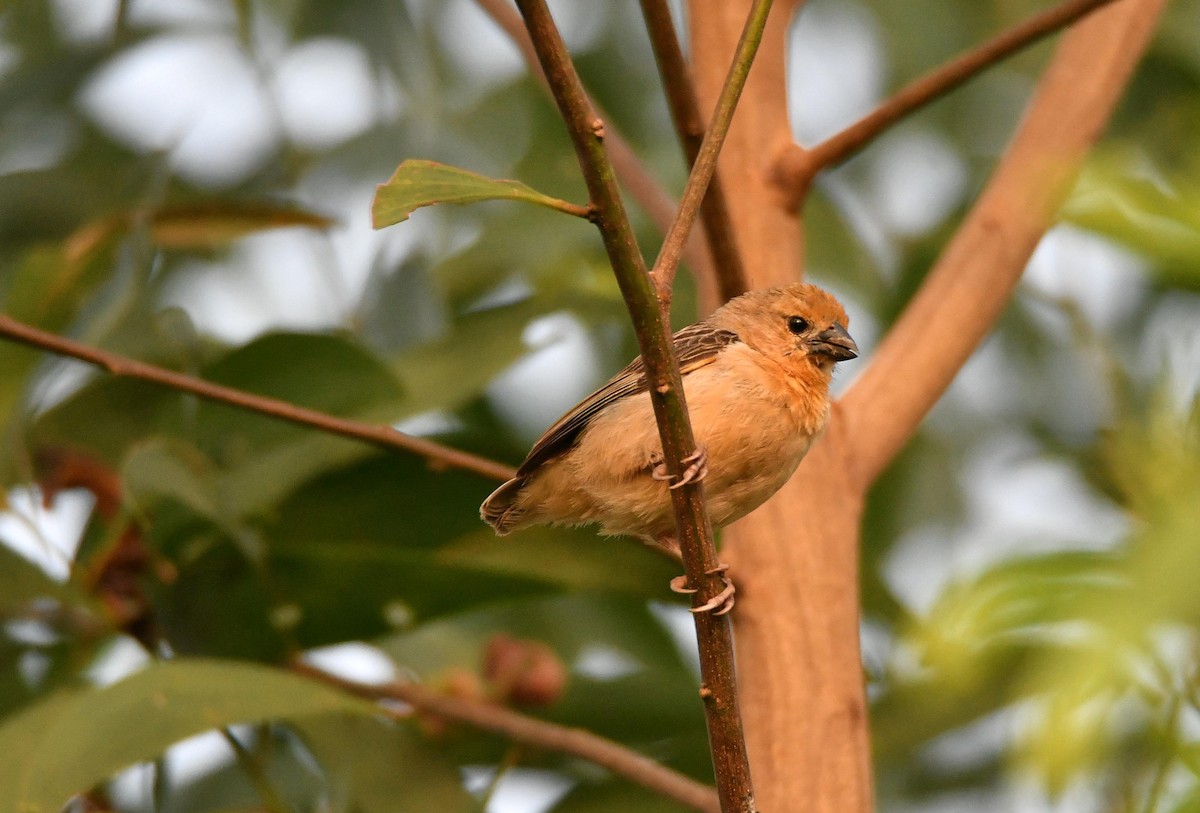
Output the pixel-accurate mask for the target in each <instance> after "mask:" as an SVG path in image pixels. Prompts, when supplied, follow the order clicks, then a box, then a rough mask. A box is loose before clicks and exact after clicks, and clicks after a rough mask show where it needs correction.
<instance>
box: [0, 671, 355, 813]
mask: <svg viewBox="0 0 1200 813" xmlns="http://www.w3.org/2000/svg"><path fill="white" fill-rule="evenodd" d="M332 711H342V712H349V713H362V714H370V713H372V711H373V706H372V705H371V704H370V703H367V702H365V701H362V700H357V699H354V698H352V697H350V696H349V695H347V694H345V693H344V692H340V691H338V690H336V689H333V688H330V687H328V686H324V685H321V684H319V683H316V682H314V681H311V680H306V679H304V678H302V677H299V676H297V675H292V674H288V673H287V672H282V671H279V670H276V669H267V668H264V667H260V666H251V665H248V664H240V663H232V662H220V661H205V660H177V661H172V662H168V663H161V664H155V665H152V666H149V667H147V668H145V669H143V670H142V671H140V672H138V673H136V674H134V675H133V676H131V677H128V678H126V679H125V680H122V681H120V682H119V683H115V684H113V685H111V686H106V687H93V688H83V689H73V690H66V691H62V692H58V693H56V694H55V695H53V696H52V697H50V698H48V699H47V700H45V701H43V702H41V703H39V704H37V705H36V706H33V707H32V708H29V709H28V710H26V711H23V712H21V713H19V714H17V715H14V716H12V717H10V718H8V719H7V720H6V721H5V722H4V724H3V725H2V726H0V752H2V753H3V754H4V755H5V756H4V759H2V760H0V809H4V810H12V811H16V813H58V811H59V810H61V809H62V806H63V804H64V803H65V802H66V800H67V799H68V798H69V797H70V796H72V795H74V794H76V793H81V792H83V791H86V790H88V789H89V788H92V787H94V786H95V785H96V784H97V783H99V782H102V781H103V780H105V779H106V778H108V777H110V776H112V775H113V774H114V773H116V772H117V771H119V770H121V769H122V768H125V767H127V766H129V765H132V764H134V763H136V762H139V761H142V760H147V759H153V758H154V757H156V756H158V755H159V754H161V753H162V752H163V751H164V750H165V749H166V748H168V747H169V746H170V745H172V744H173V743H176V742H178V741H180V740H182V739H185V738H187V737H190V736H193V735H195V734H199V733H201V732H204V731H209V730H211V729H213V728H217V727H219V726H226V725H232V724H234V723H244V722H253V721H258V720H270V719H280V718H296V717H303V716H305V715H312V714H321V713H327V712H332Z"/></svg>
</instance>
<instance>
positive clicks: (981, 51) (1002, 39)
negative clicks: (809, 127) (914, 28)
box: [773, 0, 1114, 209]
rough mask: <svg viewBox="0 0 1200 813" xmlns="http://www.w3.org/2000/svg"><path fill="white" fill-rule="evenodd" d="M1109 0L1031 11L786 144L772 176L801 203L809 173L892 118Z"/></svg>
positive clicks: (837, 159) (854, 148) (1072, 0)
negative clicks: (852, 114) (867, 106)
mask: <svg viewBox="0 0 1200 813" xmlns="http://www.w3.org/2000/svg"><path fill="white" fill-rule="evenodd" d="M1111 2H1114V0H1066V2H1064V3H1061V4H1059V5H1057V6H1055V7H1053V8H1050V9H1047V10H1046V11H1043V12H1040V13H1038V14H1035V15H1033V16H1032V17H1030V18H1028V19H1026V20H1024V21H1022V22H1020V23H1017V24H1016V25H1014V26H1013V27H1012V28H1009V29H1008V30H1006V31H1004V32H1002V33H1000V34H999V35H997V36H996V37H994V38H992V39H991V40H988V41H987V42H985V43H983V44H982V45H980V46H978V47H976V48H973V49H972V50H970V51H967V52H966V53H964V54H960V55H959V56H957V57H955V58H954V59H952V60H950V61H949V62H947V63H945V64H944V65H942V66H941V67H939V68H936V69H935V70H933V71H931V72H929V73H927V74H925V75H924V76H922V77H921V78H919V79H917V80H915V81H913V82H910V83H909V84H907V85H905V86H904V87H903V88H901V89H900V90H898V91H896V92H895V93H894V94H892V95H891V96H890V97H889V98H888V99H887V100H885V101H884V102H883V103H882V104H881V105H879V106H878V107H876V108H875V109H874V110H872V111H871V112H870V113H868V114H867V115H865V116H863V117H862V118H861V119H859V120H858V121H856V122H855V123H854V124H851V125H850V126H849V127H847V128H846V129H844V130H842V131H841V132H840V133H837V134H836V135H833V136H830V137H829V138H827V139H826V140H825V141H822V142H821V143H820V144H818V145H817V146H815V147H813V148H811V149H805V148H804V147H801V146H800V145H798V144H789V145H788V146H787V147H786V148H784V149H783V150H782V151H781V153H780V155H779V156H778V158H777V159H776V163H775V167H774V171H773V179H774V182H775V184H777V185H778V186H779V187H780V188H781V189H782V190H783V192H784V195H785V196H786V198H787V201H788V205H789V206H790V207H791V208H793V209H797V208H799V207H800V206H801V205H802V204H803V203H804V198H805V196H806V195H807V193H808V188H809V185H810V184H811V183H812V179H813V177H814V176H815V175H816V174H817V173H818V172H820V171H821V170H822V169H825V168H826V167H829V166H832V165H834V164H839V163H841V162H842V161H845V160H846V159H847V158H849V157H850V156H851V155H854V154H855V153H857V152H858V151H860V150H862V149H863V148H864V147H866V146H867V145H868V144H870V143H871V142H872V141H874V140H875V139H876V138H878V137H879V136H880V135H882V134H883V133H884V132H886V131H887V129H888V128H890V127H891V126H892V125H893V124H895V123H896V122H897V121H899V120H900V119H902V118H904V117H905V116H909V115H911V114H912V113H914V112H916V111H917V110H919V109H920V108H922V107H924V106H925V105H927V104H930V103H931V102H934V101H936V100H937V99H940V98H941V97H942V96H945V95H946V94H947V93H949V92H950V91H952V90H954V89H955V88H957V87H959V86H960V85H963V84H965V83H966V82H968V81H970V80H971V79H974V78H975V77H976V76H978V75H979V74H981V73H983V72H984V71H985V70H987V69H988V68H991V67H992V66H993V65H995V64H996V63H997V62H1000V61H1001V60H1004V59H1007V58H1008V57H1010V56H1012V55H1013V54H1015V53H1017V52H1018V51H1020V50H1022V49H1024V48H1027V47H1029V46H1030V45H1033V44H1034V43H1036V42H1038V41H1040V40H1042V39H1044V38H1045V37H1047V36H1049V35H1051V34H1053V33H1055V32H1056V31H1059V30H1061V29H1063V28H1066V27H1067V26H1069V25H1071V24H1072V23H1074V22H1075V21H1076V20H1078V19H1080V18H1081V17H1084V16H1085V15H1087V14H1090V13H1091V12H1093V11H1095V10H1096V9H1098V8H1100V7H1101V6H1104V5H1106V4H1108V3H1111Z"/></svg>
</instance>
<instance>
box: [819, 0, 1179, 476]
mask: <svg viewBox="0 0 1200 813" xmlns="http://www.w3.org/2000/svg"><path fill="white" fill-rule="evenodd" d="M1165 4H1166V0H1124V2H1121V3H1117V4H1115V5H1114V6H1113V7H1112V8H1111V9H1108V10H1106V11H1104V12H1103V13H1100V14H1097V15H1095V16H1094V17H1092V18H1090V19H1088V20H1086V21H1084V22H1083V23H1081V24H1080V25H1078V26H1076V27H1074V28H1073V29H1072V30H1071V31H1070V32H1069V33H1068V34H1067V35H1066V36H1065V37H1064V38H1063V41H1062V43H1061V44H1060V45H1059V48H1058V50H1057V52H1056V53H1055V56H1054V59H1053V61H1052V62H1051V64H1050V67H1049V68H1047V70H1046V73H1045V74H1044V76H1043V77H1042V80H1041V81H1040V82H1039V84H1038V89H1037V91H1036V93H1035V95H1034V98H1033V100H1032V101H1031V102H1030V105H1029V108H1028V109H1027V111H1026V115H1025V118H1024V120H1023V122H1022V124H1021V127H1020V129H1019V130H1018V131H1017V134H1016V136H1015V137H1014V139H1013V142H1012V144H1011V145H1010V146H1009V148H1008V150H1007V152H1006V153H1005V155H1004V157H1003V159H1002V160H1001V161H1000V164H999V166H998V167H997V169H996V172H995V173H994V175H993V176H992V179H991V180H990V181H989V182H988V186H987V188H986V189H985V190H984V192H983V195H982V196H981V197H980V199H979V202H978V203H976V204H975V207H974V208H973V209H972V210H971V213H970V214H969V215H968V216H967V219H966V221H965V222H964V223H963V225H962V226H961V227H960V228H959V230H958V232H957V233H956V234H955V236H954V239H953V240H952V241H951V242H950V244H949V245H948V246H947V247H946V250H945V251H944V252H943V254H942V256H941V258H940V259H939V260H938V262H937V264H936V265H935V266H934V267H933V269H932V270H931V271H930V272H929V275H928V277H927V278H926V280H925V282H924V283H923V284H922V286H921V289H920V290H919V291H918V292H917V295H916V296H915V297H914V298H913V301H912V303H911V304H909V306H908V307H907V308H906V309H905V311H904V313H903V315H902V316H901V317H900V319H899V321H897V323H896V324H895V326H894V327H893V328H892V329H891V331H890V332H889V333H888V335H887V336H886V337H884V340H883V342H882V343H881V344H880V345H879V349H878V350H876V352H875V355H874V357H873V358H872V360H871V364H870V366H868V367H867V369H866V370H865V371H864V372H863V374H862V376H861V377H860V378H859V379H858V380H857V381H856V382H855V383H854V384H853V385H852V386H851V388H850V390H849V391H848V392H847V393H846V395H845V396H844V397H843V398H842V400H841V402H840V407H841V409H840V410H839V411H840V412H841V415H842V418H843V420H844V421H845V428H844V433H845V436H846V437H847V438H848V439H849V443H850V444H851V448H850V455H851V458H852V459H851V469H852V471H853V472H854V476H855V479H856V481H857V482H856V485H857V487H858V488H860V489H863V490H865V489H866V488H867V487H869V485H870V483H871V482H873V481H874V479H875V478H876V477H877V476H878V475H879V473H880V472H881V471H882V470H883V469H884V467H885V466H887V464H888V463H889V462H890V461H891V460H892V458H893V457H894V456H895V455H896V453H897V452H898V451H899V449H900V448H901V446H903V445H904V443H905V442H906V441H907V440H908V439H909V437H911V435H912V433H913V431H914V430H915V429H916V426H917V424H918V423H920V421H921V420H922V419H923V418H924V416H925V414H926V413H927V412H928V411H929V409H930V408H931V407H932V406H933V404H934V402H936V401H937V399H938V398H939V397H940V396H941V394H942V392H943V391H944V390H945V389H946V387H947V386H949V384H950V381H951V380H952V379H953V378H954V376H955V375H956V374H957V372H958V371H959V369H961V368H962V366H963V364H964V363H965V362H966V360H967V358H968V357H969V356H970V355H971V353H972V352H974V350H975V348H976V347H977V346H978V345H979V343H980V342H981V341H983V338H984V336H985V335H986V334H987V332H988V331H989V330H990V329H991V327H992V325H993V323H994V322H995V320H996V318H997V317H998V316H999V314H1000V311H1001V309H1002V308H1003V307H1004V304H1005V302H1006V301H1007V300H1008V296H1009V294H1010V293H1011V291H1012V289H1013V288H1014V287H1015V286H1016V284H1017V281H1018V280H1019V279H1020V276H1021V272H1022V270H1023V269H1024V267H1025V263H1026V262H1027V261H1028V260H1029V257H1030V255H1031V254H1032V253H1033V249H1034V247H1035V246H1036V245H1037V243H1038V241H1039V240H1040V239H1041V237H1042V235H1043V234H1044V233H1045V231H1046V229H1048V228H1050V226H1052V225H1053V224H1054V221H1055V218H1056V216H1057V212H1058V209H1059V206H1060V205H1061V203H1062V200H1063V198H1064V197H1065V196H1066V195H1067V193H1068V192H1069V191H1070V189H1071V186H1072V185H1073V183H1074V181H1075V178H1076V175H1077V173H1078V171H1079V167H1080V165H1081V164H1082V162H1083V160H1084V158H1085V157H1086V155H1087V152H1088V150H1089V149H1090V148H1091V146H1092V144H1093V143H1094V142H1095V141H1096V140H1097V139H1098V138H1099V137H1100V135H1101V133H1102V132H1103V129H1104V125H1105V123H1106V122H1107V120H1108V118H1109V116H1110V114H1111V113H1112V110H1113V108H1114V107H1115V105H1116V103H1117V100H1118V98H1119V97H1120V94H1121V91H1122V90H1123V89H1124V88H1125V85H1126V83H1127V82H1128V79H1129V75H1130V74H1131V73H1132V72H1133V68H1134V66H1135V65H1136V64H1137V62H1138V59H1139V58H1140V57H1141V54H1142V52H1143V51H1144V50H1145V48H1146V46H1147V44H1148V43H1149V40H1150V35H1151V33H1152V32H1153V29H1154V25H1155V23H1156V21H1157V20H1158V17H1159V15H1160V13H1161V11H1162V9H1163V7H1164V5H1165Z"/></svg>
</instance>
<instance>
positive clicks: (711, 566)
mask: <svg viewBox="0 0 1200 813" xmlns="http://www.w3.org/2000/svg"><path fill="white" fill-rule="evenodd" d="M758 6H761V8H760V10H759V11H760V13H759V14H758V15H751V18H750V21H749V22H748V23H747V27H748V29H749V30H750V31H751V32H752V31H753V27H752V25H751V23H757V22H760V19H759V18H760V17H763V18H765V8H766V7H769V0H767V2H760V3H759V4H758ZM517 7H518V9H520V11H521V14H522V16H523V17H524V18H525V25H526V27H527V28H528V30H529V34H530V39H531V40H532V41H533V44H534V48H535V49H536V50H537V55H538V59H539V61H540V62H541V65H542V68H543V70H544V71H545V73H546V78H547V80H548V82H549V85H550V88H551V91H552V92H553V94H554V99H555V102H556V103H557V104H558V107H559V110H560V111H561V112H562V116H563V121H564V122H565V124H566V126H567V130H568V132H569V134H570V136H571V141H572V143H573V144H574V146H575V152H576V155H577V157H578V159H579V165H580V168H581V170H582V172H583V175H584V180H585V181H586V182H587V186H588V192H589V194H590V196H591V201H592V205H593V206H594V207H595V211H596V218H595V223H596V225H597V227H598V228H599V229H600V234H601V237H602V239H603V241H604V246H605V249H606V250H607V252H608V256H609V261H610V262H611V263H612V266H613V272H614V273H615V274H616V277H617V283H618V284H619V285H620V287H621V293H622V295H623V296H624V298H625V303H626V306H627V307H628V309H629V313H630V318H631V319H632V321H633V327H634V331H635V333H636V334H637V339H638V346H639V349H640V350H641V354H642V360H643V362H644V363H645V365H646V375H647V378H648V380H649V384H650V388H649V389H650V400H651V403H652V404H653V406H654V414H655V418H656V420H657V423H658V430H659V436H660V438H661V440H662V445H663V456H664V458H665V460H666V464H667V469H668V472H669V473H670V474H672V475H674V476H675V477H678V476H680V475H681V474H682V472H683V467H682V466H681V465H680V461H681V459H682V458H683V457H685V456H687V455H689V454H691V453H692V452H693V451H694V450H695V448H696V443H695V439H694V437H693V435H692V428H691V422H690V420H689V418H688V413H687V406H686V404H685V402H684V392H683V385H682V381H681V379H680V374H679V365H678V361H677V359H676V358H675V352H674V348H673V347H672V344H671V338H670V336H669V334H668V331H667V326H666V324H665V322H664V319H663V317H662V314H660V311H659V306H658V298H657V296H656V292H655V289H654V285H653V283H652V282H651V279H650V277H649V275H648V274H647V272H646V267H645V264H644V263H643V261H642V256H641V253H640V252H639V250H638V247H637V243H636V241H635V240H634V237H633V233H632V230H631V228H630V226H629V221H628V218H627V217H626V216H625V210H624V206H623V204H622V202H621V198H620V195H619V193H618V191H617V186H616V181H615V177H614V174H613V169H612V165H611V164H610V163H609V161H608V157H607V154H606V153H605V150H604V144H603V134H604V124H603V122H602V121H601V120H600V119H598V118H596V115H595V112H594V111H593V110H592V108H591V106H590V104H589V103H588V99H587V96H586V95H585V93H584V91H583V88H582V86H581V85H580V82H579V77H578V76H577V75H576V73H575V68H574V66H573V65H572V64H571V60H570V57H569V56H568V54H567V51H566V46H565V45H564V44H563V41H562V37H561V36H560V35H559V33H558V29H557V28H556V27H555V25H554V20H553V18H552V17H551V16H550V12H549V10H548V9H547V8H546V4H545V0H517ZM743 41H744V42H754V41H755V38H754V37H753V35H748V36H745V37H743ZM748 50H749V51H750V55H751V56H752V53H753V48H752V47H749V49H748ZM740 57H741V58H739V59H738V60H737V61H735V65H734V68H733V70H732V71H731V76H734V77H741V78H742V79H744V76H745V73H746V71H748V70H749V58H748V57H747V56H746V55H745V54H744V53H743V54H740ZM722 96H723V98H725V97H726V96H731V98H732V100H733V101H736V98H737V93H736V92H734V93H732V94H727V93H723V94H722ZM730 112H731V111H730ZM718 120H719V117H718ZM717 131H718V128H717V127H714V132H717ZM719 146H720V137H719V136H718V137H714V136H713V135H712V133H710V135H709V137H708V138H706V139H705V149H702V150H701V161H700V162H698V163H697V166H696V171H695V172H693V173H692V175H693V177H692V179H689V182H688V190H689V192H688V193H685V200H684V203H683V204H682V205H681V206H680V213H679V215H678V216H677V218H676V221H675V223H674V224H673V225H672V228H671V230H670V232H669V233H668V237H667V239H666V240H665V241H664V248H663V253H664V254H665V255H666V256H667V260H668V262H669V261H670V255H671V253H672V251H674V252H675V259H676V260H677V259H678V251H677V249H678V248H679V247H681V246H682V238H683V236H684V235H686V232H687V227H688V224H689V223H690V221H691V219H693V218H694V217H695V214H696V208H697V207H698V205H699V199H700V197H702V196H703V192H704V187H703V184H704V183H705V182H706V181H707V178H704V179H703V180H700V181H697V180H696V176H697V174H703V173H705V172H707V174H708V175H709V176H711V173H712V169H713V162H715V158H716V149H717V148H719ZM662 258H663V255H660V262H661V261H662ZM662 267H664V268H666V267H671V266H670V265H663V266H662ZM671 497H672V503H673V507H674V511H675V521H676V531H677V536H678V541H679V545H680V549H681V551H682V553H683V560H684V569H685V571H686V573H687V577H688V583H689V584H690V585H691V586H692V587H694V588H697V589H698V592H697V593H696V594H695V598H694V601H695V602H696V604H695V605H694V606H698V605H699V604H700V603H704V602H708V601H710V600H711V599H712V598H714V597H715V596H716V595H717V594H718V593H719V592H720V591H721V590H722V588H723V584H722V579H721V578H720V575H719V570H718V560H717V554H716V548H715V546H714V545H713V536H712V526H711V523H710V522H709V518H708V512H707V510H705V505H704V490H703V484H702V482H698V483H689V484H687V485H685V486H684V487H683V488H679V489H675V490H672V491H671ZM694 619H695V623H696V637H697V641H698V643H699V648H700V673H701V678H702V680H703V685H702V686H701V696H702V697H703V698H704V700H705V703H704V709H705V713H706V715H707V719H708V733H709V745H710V748H711V750H712V755H713V764H714V768H715V773H716V776H717V793H718V795H719V796H720V798H721V809H722V810H723V811H726V813H730V811H742V812H743V813H751V812H752V811H754V809H755V808H754V796H753V789H752V787H751V784H750V765H749V761H748V760H747V758H746V744H745V738H744V736H743V733H742V720H741V714H740V712H739V708H738V698H737V682H736V677H735V672H734V662H733V637H732V632H731V630H730V626H729V621H728V619H727V617H726V616H715V615H713V614H712V613H709V612H703V613H697V614H695V616H694Z"/></svg>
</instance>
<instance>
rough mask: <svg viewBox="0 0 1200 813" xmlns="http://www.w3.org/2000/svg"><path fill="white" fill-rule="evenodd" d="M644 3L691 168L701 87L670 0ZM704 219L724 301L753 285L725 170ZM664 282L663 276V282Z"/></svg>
mask: <svg viewBox="0 0 1200 813" xmlns="http://www.w3.org/2000/svg"><path fill="white" fill-rule="evenodd" d="M641 3H642V16H643V17H644V18H645V20H646V30H647V31H648V32H649V34H650V45H651V47H653V49H654V58H655V60H656V61H657V62H658V72H659V75H660V76H662V81H663V90H664V91H665V93H666V97H667V105H668V106H669V108H670V110H671V120H672V121H673V122H674V123H675V133H676V135H677V136H678V137H679V143H680V145H681V146H682V147H683V152H684V155H685V156H686V158H687V162H688V168H689V169H691V168H693V167H695V165H696V159H697V157H699V155H700V146H701V144H702V143H703V142H704V119H703V117H702V116H701V115H700V102H699V100H698V99H697V98H696V88H695V86H694V85H693V84H692V80H691V76H690V75H689V73H688V66H687V61H686V60H685V59H684V56H683V48H682V47H680V45H679V37H678V36H677V35H676V33H675V23H674V21H673V20H672V19H671V10H670V8H668V7H667V3H666V0H641ZM700 219H701V222H702V223H703V225H704V236H705V238H706V239H707V241H708V250H709V253H710V254H711V255H712V259H713V264H714V266H715V268H714V270H715V273H716V278H717V295H718V296H719V297H720V299H721V301H722V302H724V301H727V300H730V299H733V297H735V296H737V295H738V294H741V293H744V292H745V291H746V290H748V285H747V284H746V269H745V268H744V267H743V265H742V258H741V256H740V255H739V254H738V250H737V244H736V243H734V240H733V221H732V220H731V219H730V216H729V206H728V204H727V203H726V202H725V192H724V190H723V189H722V186H721V178H720V175H714V176H713V178H712V180H711V182H710V183H709V185H708V192H707V194H706V195H705V196H704V200H703V202H702V203H701V205H700ZM661 284H662V281H661V280H660V281H659V286H660V288H661ZM660 297H661V293H660Z"/></svg>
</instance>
